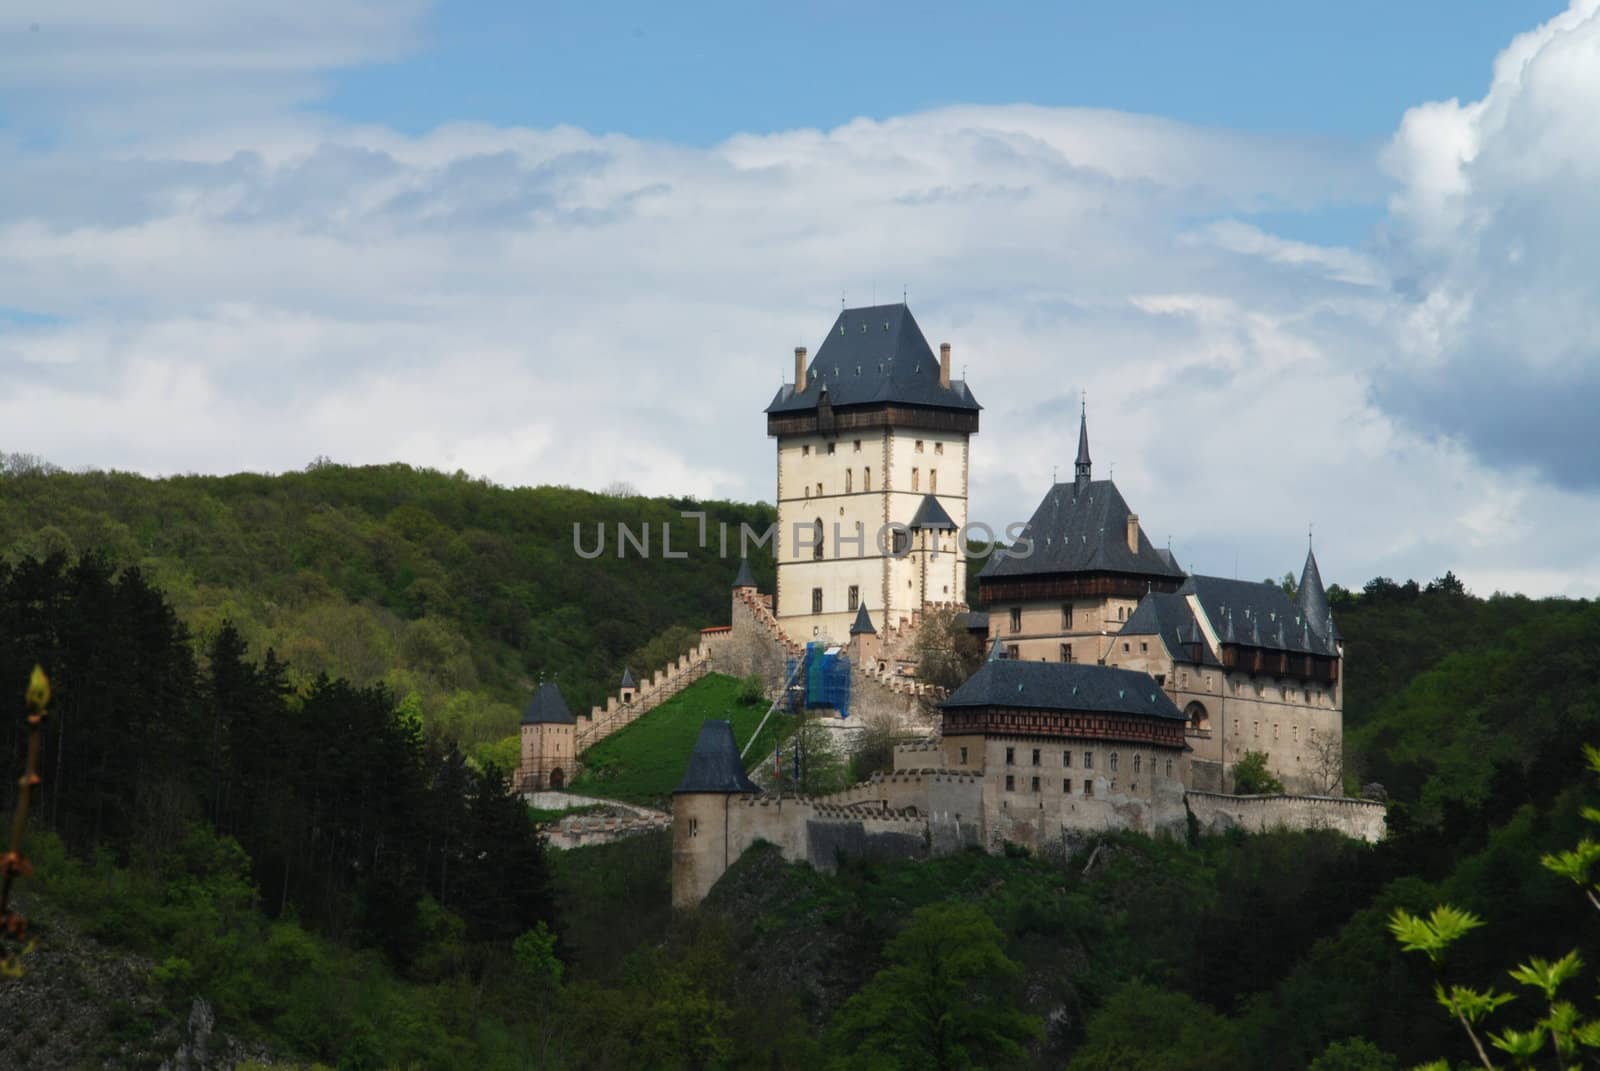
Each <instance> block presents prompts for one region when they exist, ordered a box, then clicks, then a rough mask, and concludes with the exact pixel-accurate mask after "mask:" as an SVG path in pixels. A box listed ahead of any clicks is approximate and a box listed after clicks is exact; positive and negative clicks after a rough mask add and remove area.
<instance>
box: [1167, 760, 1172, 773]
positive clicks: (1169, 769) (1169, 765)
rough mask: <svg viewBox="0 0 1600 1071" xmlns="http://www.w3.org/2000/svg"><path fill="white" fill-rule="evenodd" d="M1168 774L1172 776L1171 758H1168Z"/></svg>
mask: <svg viewBox="0 0 1600 1071" xmlns="http://www.w3.org/2000/svg"><path fill="white" fill-rule="evenodd" d="M1167 776H1168V777H1171V776H1172V760H1171V759H1168V760H1167Z"/></svg>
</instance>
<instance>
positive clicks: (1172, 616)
mask: <svg viewBox="0 0 1600 1071" xmlns="http://www.w3.org/2000/svg"><path fill="white" fill-rule="evenodd" d="M1199 629H1200V626H1199V623H1198V622H1196V621H1195V619H1194V611H1192V610H1191V609H1189V600H1188V599H1186V598H1184V597H1183V596H1182V595H1177V594H1172V595H1166V594H1162V593H1160V592H1156V593H1153V594H1150V595H1146V596H1145V597H1144V598H1142V599H1140V600H1139V605H1138V606H1136V607H1135V608H1134V611H1133V613H1132V614H1131V615H1130V616H1129V617H1128V620H1127V622H1126V623H1125V624H1124V625H1123V626H1122V629H1121V631H1120V632H1119V633H1118V635H1122V636H1157V637H1159V638H1160V639H1161V641H1162V642H1163V643H1164V644H1166V647H1167V651H1168V653H1169V654H1171V655H1172V657H1174V658H1176V659H1178V660H1180V661H1184V662H1187V661H1189V656H1188V652H1187V651H1186V650H1185V648H1184V645H1185V644H1192V643H1195V642H1198V640H1199ZM1200 664H1201V665H1206V666H1216V665H1221V663H1220V662H1218V661H1217V656H1216V655H1215V654H1214V653H1213V652H1212V650H1211V648H1210V646H1209V645H1208V644H1205V643H1201V644H1200Z"/></svg>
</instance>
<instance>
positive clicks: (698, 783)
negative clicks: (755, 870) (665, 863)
mask: <svg viewBox="0 0 1600 1071" xmlns="http://www.w3.org/2000/svg"><path fill="white" fill-rule="evenodd" d="M760 791H761V789H760V788H758V787H757V786H756V784H755V783H754V782H753V781H751V780H750V778H749V777H747V776H745V772H744V761H743V760H742V759H741V758H740V757H739V748H738V745H737V744H736V743H735V742H734V739H733V723H732V722H728V721H705V722H702V723H701V725H700V736H699V738H698V739H697V740H695V742H694V751H692V752H691V753H690V755H689V765H688V768H687V769H685V770H684V772H683V780H682V781H680V782H678V787H677V788H676V789H675V790H674V791H673V794H672V906H673V907H680V908H681V907H691V906H693V905H694V904H697V903H699V902H700V901H701V900H702V899H704V898H705V895H706V893H708V892H710V891H711V886H713V885H715V884H716V883H717V879H718V878H720V877H722V875H723V873H724V872H726V871H727V869H728V867H729V866H730V865H731V864H732V863H733V861H734V860H735V859H737V858H739V855H740V853H741V852H743V851H744V849H745V848H746V847H747V846H748V843H749V840H750V839H751V837H750V834H749V830H748V828H747V827H748V823H741V822H735V821H733V820H732V816H731V813H730V812H732V811H733V809H734V808H735V807H737V806H738V802H737V801H736V800H735V799H734V797H736V796H740V795H746V794H755V793H759V792H760Z"/></svg>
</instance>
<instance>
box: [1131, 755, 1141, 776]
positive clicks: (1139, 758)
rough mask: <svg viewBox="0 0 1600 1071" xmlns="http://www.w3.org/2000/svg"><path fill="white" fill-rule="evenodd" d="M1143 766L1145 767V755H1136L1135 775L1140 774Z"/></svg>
mask: <svg viewBox="0 0 1600 1071" xmlns="http://www.w3.org/2000/svg"><path fill="white" fill-rule="evenodd" d="M1143 765H1144V756H1143V755H1135V756H1134V757H1133V772H1134V773H1138V772H1139V767H1141V766H1143Z"/></svg>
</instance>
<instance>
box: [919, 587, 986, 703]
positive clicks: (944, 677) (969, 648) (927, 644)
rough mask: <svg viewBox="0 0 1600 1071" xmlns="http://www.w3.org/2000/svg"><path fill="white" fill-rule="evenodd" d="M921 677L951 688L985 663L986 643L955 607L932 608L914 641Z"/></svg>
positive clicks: (954, 688)
mask: <svg viewBox="0 0 1600 1071" xmlns="http://www.w3.org/2000/svg"><path fill="white" fill-rule="evenodd" d="M912 653H913V654H915V655H916V659H917V676H918V677H919V678H921V679H922V680H923V681H925V682H927V683H928V684H932V685H936V686H937V687H940V688H944V689H946V690H947V691H952V692H953V691H955V690H956V689H957V688H959V687H961V685H963V684H964V683H966V680H967V678H968V677H970V676H972V675H973V674H974V673H976V672H978V667H979V666H981V665H983V645H982V644H981V643H979V642H978V639H977V637H976V636H974V635H973V634H972V633H971V632H970V631H969V630H968V629H967V627H966V625H965V624H963V623H962V620H961V616H960V611H959V610H956V609H955V608H954V607H941V608H939V609H936V610H930V611H929V612H928V613H926V614H924V615H923V617H922V627H921V628H919V629H918V630H917V638H916V640H915V642H914V643H913V644H912Z"/></svg>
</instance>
